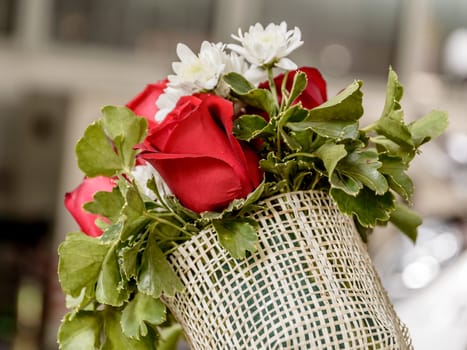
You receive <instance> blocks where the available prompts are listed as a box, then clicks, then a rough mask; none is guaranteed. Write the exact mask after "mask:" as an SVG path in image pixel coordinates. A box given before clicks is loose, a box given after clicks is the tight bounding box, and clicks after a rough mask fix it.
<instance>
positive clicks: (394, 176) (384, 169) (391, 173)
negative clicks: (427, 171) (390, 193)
mask: <svg viewBox="0 0 467 350" xmlns="http://www.w3.org/2000/svg"><path fill="white" fill-rule="evenodd" d="M380 160H381V161H382V163H383V165H382V166H381V168H379V171H380V172H381V173H382V174H384V175H387V176H388V178H389V186H390V187H391V188H392V189H393V190H394V191H396V192H397V193H398V194H399V195H400V196H401V197H402V198H404V199H405V200H407V201H408V200H410V198H411V197H412V194H413V182H412V180H411V179H410V177H409V176H408V175H407V174H406V173H405V171H406V170H407V165H405V164H404V162H403V161H402V159H400V158H398V157H390V156H386V155H381V156H380Z"/></svg>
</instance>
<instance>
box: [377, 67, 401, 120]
mask: <svg viewBox="0 0 467 350" xmlns="http://www.w3.org/2000/svg"><path fill="white" fill-rule="evenodd" d="M403 94H404V88H403V86H402V85H401V84H400V83H399V78H398V77H397V73H396V72H395V71H394V70H393V69H392V67H389V72H388V81H387V85H386V101H385V103H384V109H383V113H382V116H384V115H388V114H389V113H391V112H392V111H396V110H399V109H400V108H401V106H400V103H399V102H400V100H401V99H402V95H403Z"/></svg>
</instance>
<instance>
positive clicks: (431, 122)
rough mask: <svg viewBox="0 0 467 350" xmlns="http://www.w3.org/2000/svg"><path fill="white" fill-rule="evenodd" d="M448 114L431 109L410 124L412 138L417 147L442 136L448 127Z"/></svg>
mask: <svg viewBox="0 0 467 350" xmlns="http://www.w3.org/2000/svg"><path fill="white" fill-rule="evenodd" d="M448 124H449V121H448V114H447V113H446V112H443V111H431V112H430V113H428V114H427V115H425V116H424V117H422V118H420V119H418V120H416V121H414V122H413V123H411V124H410V125H409V130H410V133H411V134H412V140H413V143H414V144H415V146H416V147H419V146H421V145H422V144H424V143H425V142H428V141H430V140H433V139H435V138H437V137H438V136H440V135H441V134H442V133H443V132H444V130H446V128H447V127H448Z"/></svg>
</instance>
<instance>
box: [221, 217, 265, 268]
mask: <svg viewBox="0 0 467 350" xmlns="http://www.w3.org/2000/svg"><path fill="white" fill-rule="evenodd" d="M212 224H213V226H214V229H215V230H216V232H217V236H218V237H219V242H220V244H221V245H222V246H223V247H224V248H225V249H227V250H228V251H229V253H230V254H231V255H232V256H233V257H234V258H235V259H242V258H245V256H246V252H251V253H253V252H255V251H256V250H257V244H258V234H257V233H256V225H257V224H256V222H255V221H253V220H250V219H247V218H240V219H231V220H213V222H212Z"/></svg>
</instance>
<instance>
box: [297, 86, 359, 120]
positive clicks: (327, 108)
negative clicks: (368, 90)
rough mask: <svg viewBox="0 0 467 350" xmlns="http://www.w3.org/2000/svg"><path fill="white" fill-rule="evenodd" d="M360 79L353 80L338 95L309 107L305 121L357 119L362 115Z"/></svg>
mask: <svg viewBox="0 0 467 350" xmlns="http://www.w3.org/2000/svg"><path fill="white" fill-rule="evenodd" d="M361 86H362V82H361V81H354V82H353V83H352V84H350V85H349V86H348V87H347V88H346V89H345V90H343V91H342V92H340V93H339V94H338V95H336V96H334V97H333V98H331V99H329V100H328V101H326V102H324V103H323V104H321V105H319V106H318V107H315V108H313V109H311V110H310V111H309V112H308V117H307V118H306V120H305V121H330V120H340V121H353V122H355V121H357V120H358V119H360V117H361V116H362V115H363V106H362V97H363V94H362V92H361V91H360V88H361Z"/></svg>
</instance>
